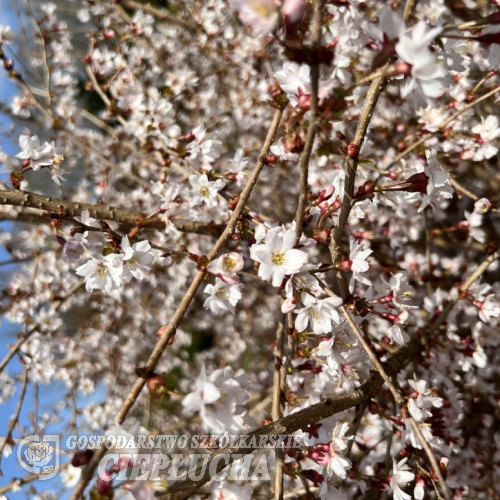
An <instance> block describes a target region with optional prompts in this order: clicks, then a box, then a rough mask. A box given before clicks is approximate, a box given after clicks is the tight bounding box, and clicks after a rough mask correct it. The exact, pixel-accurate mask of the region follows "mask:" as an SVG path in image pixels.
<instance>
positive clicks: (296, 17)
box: [281, 0, 306, 28]
mask: <svg viewBox="0 0 500 500" xmlns="http://www.w3.org/2000/svg"><path fill="white" fill-rule="evenodd" d="M305 10H306V2H305V0H285V2H284V3H283V7H282V8H281V13H282V14H283V19H284V21H285V24H286V27H287V28H291V27H293V25H295V24H297V23H299V22H300V20H301V19H302V16H303V15H304V12H305Z"/></svg>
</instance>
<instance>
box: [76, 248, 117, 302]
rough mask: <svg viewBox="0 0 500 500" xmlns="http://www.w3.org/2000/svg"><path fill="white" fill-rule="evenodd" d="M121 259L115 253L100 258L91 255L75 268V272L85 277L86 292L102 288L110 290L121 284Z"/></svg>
mask: <svg viewBox="0 0 500 500" xmlns="http://www.w3.org/2000/svg"><path fill="white" fill-rule="evenodd" d="M122 273H123V260H122V259H121V256H118V255H117V254H109V255H106V257H104V258H102V259H95V258H94V257H92V258H91V259H90V260H89V261H87V262H86V263H85V264H83V265H82V266H80V267H78V268H77V269H76V274H78V275H79V276H83V277H84V278H85V288H86V289H87V292H92V291H93V290H103V291H104V292H108V293H109V292H111V290H114V289H117V288H119V287H120V286H121V284H122V280H121V276H122Z"/></svg>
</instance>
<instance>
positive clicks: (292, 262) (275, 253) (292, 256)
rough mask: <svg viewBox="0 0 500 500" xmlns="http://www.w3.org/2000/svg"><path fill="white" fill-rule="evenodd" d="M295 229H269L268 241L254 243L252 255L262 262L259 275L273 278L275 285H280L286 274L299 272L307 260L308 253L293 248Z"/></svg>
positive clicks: (254, 258) (269, 278) (264, 277)
mask: <svg viewBox="0 0 500 500" xmlns="http://www.w3.org/2000/svg"><path fill="white" fill-rule="evenodd" d="M295 239H296V235H295V230H294V229H293V228H290V229H288V230H287V231H285V232H284V233H281V234H280V233H277V232H274V231H269V232H268V233H267V235H266V242H265V243H264V244H261V245H252V248H251V249H250V256H251V257H252V259H253V260H255V261H257V262H260V267H259V276H260V277H261V278H262V279H264V280H272V283H273V286H280V285H281V283H282V282H283V278H284V277H285V276H286V275H290V274H294V273H296V272H298V271H299V270H300V269H301V268H302V266H303V265H304V264H305V263H306V262H307V259H308V255H307V253H305V252H303V251H302V250H299V249H297V248H293V247H294V245H295Z"/></svg>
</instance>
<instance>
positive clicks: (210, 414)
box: [182, 365, 249, 434]
mask: <svg viewBox="0 0 500 500" xmlns="http://www.w3.org/2000/svg"><path fill="white" fill-rule="evenodd" d="M248 383H249V379H248V377H247V376H246V375H244V374H243V375H235V374H234V372H233V370H232V368H231V367H229V366H227V367H226V368H223V369H219V370H215V371H214V372H213V373H212V374H211V375H210V376H209V377H208V376H207V374H206V371H205V366H204V365H203V366H202V370H201V373H200V376H199V377H198V379H197V381H196V389H195V391H194V392H192V393H190V394H188V395H187V396H186V397H185V398H184V399H183V401H182V405H183V406H184V411H185V412H187V411H197V412H200V417H201V418H202V422H203V423H204V424H205V426H206V427H207V428H208V429H209V430H211V431H213V432H215V433H221V434H222V433H224V432H235V433H236V432H239V431H241V430H242V429H243V428H244V418H243V417H244V415H245V413H246V410H245V408H244V407H243V405H244V404H245V403H246V402H247V401H248V399H249V394H248V392H247V391H246V390H245V389H244V387H245V386H246V385H247V384H248Z"/></svg>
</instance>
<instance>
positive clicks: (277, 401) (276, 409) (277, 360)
mask: <svg viewBox="0 0 500 500" xmlns="http://www.w3.org/2000/svg"><path fill="white" fill-rule="evenodd" d="M284 347H285V325H284V324H283V323H282V322H280V323H279V325H278V328H277V330H276V350H275V355H274V377H273V405H272V419H273V421H275V422H276V421H277V420H279V419H280V418H281V384H282V381H281V375H282V373H281V367H282V364H283V350H284ZM275 470H276V472H275V476H274V498H275V500H282V499H283V450H282V449H280V448H276V469H275Z"/></svg>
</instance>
